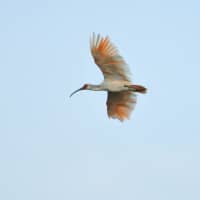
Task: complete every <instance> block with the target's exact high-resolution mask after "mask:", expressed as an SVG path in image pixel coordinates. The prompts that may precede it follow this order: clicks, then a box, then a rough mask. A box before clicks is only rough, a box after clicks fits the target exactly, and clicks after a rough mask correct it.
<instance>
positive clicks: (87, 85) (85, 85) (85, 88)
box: [70, 84, 89, 97]
mask: <svg viewBox="0 0 200 200" xmlns="http://www.w3.org/2000/svg"><path fill="white" fill-rule="evenodd" d="M88 88H89V84H84V85H83V86H82V87H81V88H79V89H77V90H75V91H74V92H72V93H71V94H70V97H71V96H72V95H74V94H75V93H77V92H79V91H81V90H87V89H88Z"/></svg>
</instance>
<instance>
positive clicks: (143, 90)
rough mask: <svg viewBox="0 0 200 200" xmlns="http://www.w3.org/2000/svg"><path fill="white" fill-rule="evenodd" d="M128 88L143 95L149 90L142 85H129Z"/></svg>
mask: <svg viewBox="0 0 200 200" xmlns="http://www.w3.org/2000/svg"><path fill="white" fill-rule="evenodd" d="M127 87H128V88H130V89H133V91H135V92H139V93H142V94H145V93H146V92H147V89H146V88H145V87H144V86H142V85H128V86H127Z"/></svg>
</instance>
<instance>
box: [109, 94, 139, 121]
mask: <svg viewBox="0 0 200 200" xmlns="http://www.w3.org/2000/svg"><path fill="white" fill-rule="evenodd" d="M106 104H107V113H108V116H109V117H111V118H115V119H119V120H120V121H123V120H124V119H129V117H130V114H131V111H132V110H133V109H134V107H135V104H136V95H135V94H134V93H133V92H131V91H122V92H108V98H107V102H106Z"/></svg>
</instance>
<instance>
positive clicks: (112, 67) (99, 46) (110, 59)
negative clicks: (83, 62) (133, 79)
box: [90, 33, 130, 82]
mask: <svg viewBox="0 0 200 200" xmlns="http://www.w3.org/2000/svg"><path fill="white" fill-rule="evenodd" d="M90 48H91V53H92V56H93V58H94V61H95V63H96V64H97V65H98V66H99V68H100V70H101V71H102V73H103V75H104V79H112V80H116V79H117V80H124V81H129V82H130V77H129V76H130V71H129V67H128V65H127V64H126V62H125V61H124V59H123V58H122V56H120V55H119V52H118V50H117V48H116V47H115V46H114V45H113V44H112V43H111V42H110V39H109V37H108V36H107V37H105V38H103V37H101V36H100V35H99V34H98V35H97V36H96V35H95V34H94V33H93V35H92V37H91V40H90Z"/></svg>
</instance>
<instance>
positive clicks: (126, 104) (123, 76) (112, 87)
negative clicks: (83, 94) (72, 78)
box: [71, 34, 146, 121]
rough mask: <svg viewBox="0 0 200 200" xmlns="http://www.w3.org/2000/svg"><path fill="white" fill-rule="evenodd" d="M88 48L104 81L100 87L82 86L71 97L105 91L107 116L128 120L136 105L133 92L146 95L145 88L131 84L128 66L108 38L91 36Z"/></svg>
mask: <svg viewBox="0 0 200 200" xmlns="http://www.w3.org/2000/svg"><path fill="white" fill-rule="evenodd" d="M90 48H91V53H92V56H93V58H94V61H95V63H96V64H97V65H98V67H99V68H100V70H101V71H102V73H103V75H104V81H103V82H102V83H101V84H100V85H92V84H84V85H83V87H81V88H80V89H78V90H76V91H75V92H73V93H72V94H71V96H72V95H73V94H74V93H76V92H78V91H80V90H93V91H107V92H108V98H107V102H106V104H107V113H108V116H109V117H112V118H117V119H119V120H120V121H123V120H124V119H127V118H129V116H130V113H131V111H132V110H133V108H134V105H135V104H136V94H135V92H139V93H146V88H145V87H143V86H141V85H133V84H132V82H131V79H130V71H129V67H128V65H127V64H126V62H125V61H124V59H123V58H122V57H121V56H120V55H119V53H118V51H117V48H116V47H115V46H114V45H113V44H112V43H111V42H110V40H109V38H108V37H105V38H103V37H100V35H99V34H98V35H97V37H96V36H95V34H93V37H92V38H91V40H90Z"/></svg>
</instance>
